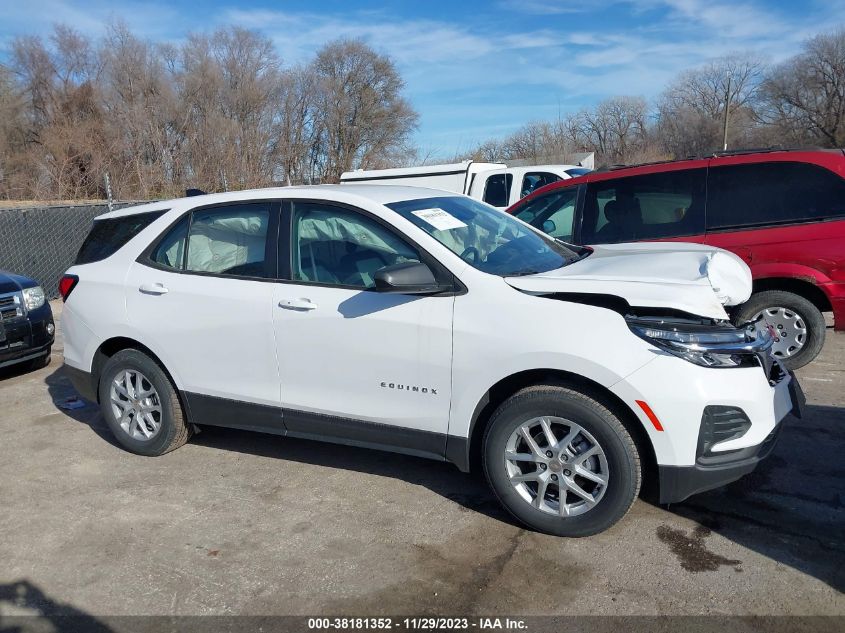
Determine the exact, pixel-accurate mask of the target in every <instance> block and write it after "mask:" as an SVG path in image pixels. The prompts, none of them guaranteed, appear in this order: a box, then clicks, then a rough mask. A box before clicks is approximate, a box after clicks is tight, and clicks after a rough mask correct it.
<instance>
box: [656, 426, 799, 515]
mask: <svg viewBox="0 0 845 633" xmlns="http://www.w3.org/2000/svg"><path fill="white" fill-rule="evenodd" d="M782 426H783V424H778V425H777V426H776V427H775V430H774V431H772V432H771V433H770V434H769V436H768V437H767V438H766V439H765V440H764V441H763V443H762V444H759V445H758V446H752V447H750V448H745V449H740V450H739V451H736V452H735V453H733V452H732V453H730V454H729V455H725V456H724V457H725V458H727V459H725V460H724V461H723V462H720V463H711V464H708V465H703V464H695V465H693V466H658V471H659V477H660V503H678V502H680V501H683V500H684V499H686V498H688V497H691V496H692V495H694V494H698V493H699V492H704V491H705V490H712V489H713V488H718V487H720V486H724V485H726V484H729V483H731V482H734V481H736V480H737V479H740V478H742V477H744V476H745V475H747V474H748V473H750V472H751V471H753V470H754V469H755V468H757V465H758V464H759V463H760V462H761V461H763V460H764V459H766V457H768V456H769V454H770V453H771V452H772V450H774V448H775V444H777V440H778V436H779V435H780V430H781V428H782Z"/></svg>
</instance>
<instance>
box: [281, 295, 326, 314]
mask: <svg viewBox="0 0 845 633" xmlns="http://www.w3.org/2000/svg"><path fill="white" fill-rule="evenodd" d="M279 307H280V308H284V309H285V310H303V311H307V310H314V309H315V308H316V307H317V304H316V303H312V302H311V299H306V298H305V297H300V298H299V299H282V300H281V301H279Z"/></svg>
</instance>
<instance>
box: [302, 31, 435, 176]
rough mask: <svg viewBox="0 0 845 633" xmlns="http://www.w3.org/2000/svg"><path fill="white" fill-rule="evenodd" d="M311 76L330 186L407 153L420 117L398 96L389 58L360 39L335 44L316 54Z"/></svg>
mask: <svg viewBox="0 0 845 633" xmlns="http://www.w3.org/2000/svg"><path fill="white" fill-rule="evenodd" d="M314 72H315V73H316V78H317V81H318V82H319V84H318V86H319V91H320V97H319V102H318V104H319V105H318V111H319V115H320V127H321V132H322V135H323V136H324V138H323V143H324V147H325V160H326V163H325V168H324V177H325V179H326V180H327V181H328V182H335V181H337V180H338V179H339V178H340V174H341V173H342V172H344V171H346V170H349V169H352V168H353V167H362V168H367V167H371V166H376V163H377V161H379V160H380V159H382V158H383V157H389V156H391V155H393V154H397V153H398V154H402V153H403V152H404V151H406V147H405V146H406V143H407V140H408V137H409V135H410V133H411V132H412V131H413V130H414V129H415V128H416V126H417V120H418V115H417V113H416V112H415V111H414V110H413V108H411V106H410V104H409V103H408V102H407V101H406V100H405V99H404V98H403V97H402V95H401V92H402V89H403V88H404V82H403V81H402V77H401V76H400V75H399V72H398V71H397V70H396V67H395V66H394V64H393V62H392V61H391V60H390V58H389V57H387V56H385V55H381V54H379V53H377V52H376V51H374V50H373V49H372V48H370V47H369V46H367V45H366V44H365V43H364V42H362V41H360V40H338V41H335V42H332V43H329V44H327V45H326V46H324V47H323V48H322V49H320V51H319V52H318V53H317V59H316V60H315V61H314Z"/></svg>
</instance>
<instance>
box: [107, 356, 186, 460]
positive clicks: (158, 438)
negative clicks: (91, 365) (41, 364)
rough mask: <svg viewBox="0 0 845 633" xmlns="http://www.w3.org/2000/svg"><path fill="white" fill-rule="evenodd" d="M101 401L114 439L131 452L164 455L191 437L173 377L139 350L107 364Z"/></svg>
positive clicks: (113, 359)
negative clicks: (171, 378)
mask: <svg viewBox="0 0 845 633" xmlns="http://www.w3.org/2000/svg"><path fill="white" fill-rule="evenodd" d="M99 398H100V411H101V412H102V414H103V417H104V418H105V420H106V423H107V424H108V426H109V428H110V429H111V432H112V433H113V434H114V436H115V439H117V441H118V442H120V444H121V445H123V446H124V447H125V448H127V449H128V450H130V451H132V452H133V453H138V454H139V455H150V456H155V455H163V454H164V453H167V452H169V451H172V450H173V449H175V448H178V447H180V446H182V444H184V443H185V442H187V441H188V437H190V428H189V426H188V425H187V424H186V422H185V415H184V413H183V412H182V405H181V403H180V402H179V397H178V395H177V393H176V389H175V388H174V387H173V384H172V383H171V382H170V377H169V376H168V375H167V373H165V371H164V370H163V369H162V368H161V366H159V364H158V363H157V362H156V361H155V360H153V359H152V358H150V357H149V356H147V355H146V354H144V353H143V352H142V351H140V350H137V349H125V350H121V351H119V352H117V353H116V354H115V355H114V356H112V357H111V358H109V359H108V361H106V364H105V366H104V367H103V371H102V372H101V373H100V385H99Z"/></svg>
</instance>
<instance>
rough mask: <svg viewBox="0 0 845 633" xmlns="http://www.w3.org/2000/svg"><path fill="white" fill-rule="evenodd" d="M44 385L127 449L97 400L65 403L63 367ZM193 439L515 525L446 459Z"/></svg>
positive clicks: (478, 483)
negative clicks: (356, 478)
mask: <svg viewBox="0 0 845 633" xmlns="http://www.w3.org/2000/svg"><path fill="white" fill-rule="evenodd" d="M45 383H46V384H47V390H48V392H49V394H50V397H51V398H52V400H53V404H54V405H55V406H56V407H57V408H58V409H59V411H61V413H62V414H64V415H66V416H68V417H69V418H71V419H72V420H74V421H76V422H79V423H81V424H87V425H88V426H90V427H91V430H93V431H94V432H95V433H96V434H97V435H98V436H99V437H100V438H102V439H103V440H105V441H106V442H108V443H109V444H111V445H113V446H116V447H118V448H121V450H123V448H122V447H121V446H120V445H119V444H118V443H117V441H116V440H115V439H114V436H113V435H112V433H111V430H110V429H109V428H108V426H107V425H106V423H105V421H104V420H103V417H102V416H101V415H100V409H99V406H98V405H97V404H96V403H91V402H88V401H85V402H86V406H85V407H83V408H81V409H71V410H66V409H63V408H62V407H61V405H62V404H63V403H64V402H66V401H67V400H68V399H69V398H74V397H78V394H77V392H76V390H75V389H74V388H73V385H72V384H71V383H70V381H69V380H68V379H67V377H66V376H65V375H64V372H63V371H62V369H61V367H59V368H58V369H57V370H56V371H54V372H52V373H51V374H50V375H49V376H47V378H46V379H45ZM191 443H192V444H197V445H200V446H207V447H209V448H215V449H219V450H221V451H236V452H239V453H244V454H247V455H256V456H260V457H271V458H273V459H279V460H285V461H295V462H301V463H306V464H316V465H321V466H329V467H331V468H339V469H343V470H349V471H354V472H361V473H367V474H371V475H378V476H381V477H393V478H396V479H402V480H403V481H407V482H410V483H413V484H416V485H420V486H424V487H426V488H428V489H430V490H431V491H432V492H435V493H437V494H439V495H441V496H443V497H445V498H447V499H450V500H452V501H454V502H455V503H457V504H458V505H460V506H462V507H463V508H465V509H467V510H468V511H470V510H471V511H473V512H480V513H482V514H484V515H486V516H489V517H491V518H494V519H496V520H498V521H502V522H505V523H508V524H510V525H516V523H515V522H514V520H513V519H512V518H511V516H510V515H509V514H508V513H507V512H506V511H505V510H503V509H502V508H501V506H500V505H499V503H498V502H497V501H496V499H495V497H493V494H492V493H491V492H490V491H489V489H488V488H487V485H486V483H485V482H484V481H483V480H482V478H481V477H480V476H476V475H470V474H466V473H462V472H460V471H459V470H458V469H457V468H456V467H455V466H453V465H451V464H448V463H446V462H437V461H432V460H429V459H423V458H421V457H413V456H409V455H399V454H396V453H389V452H385V451H376V450H371V449H365V448H356V447H354V446H339V445H336V444H328V443H325V442H317V441H313V440H303V439H298V438H292V437H285V438H282V437H278V436H272V435H270V436H268V435H266V434H264V433H254V432H251V431H241V430H237V429H227V428H223V427H215V426H203V427H202V429H201V432H200V433H199V434H197V435H194V436H193V437H192V438H191Z"/></svg>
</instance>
